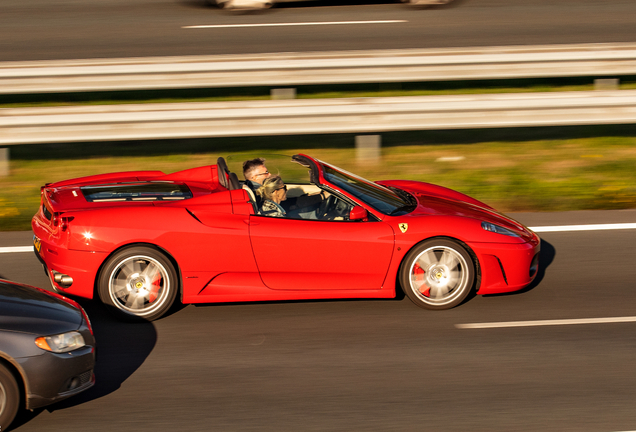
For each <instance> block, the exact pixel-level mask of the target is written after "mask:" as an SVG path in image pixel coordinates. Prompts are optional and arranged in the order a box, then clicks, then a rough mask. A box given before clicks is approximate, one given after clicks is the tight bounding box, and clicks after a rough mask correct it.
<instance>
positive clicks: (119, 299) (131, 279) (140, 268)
mask: <svg viewBox="0 0 636 432" xmlns="http://www.w3.org/2000/svg"><path fill="white" fill-rule="evenodd" d="M177 289H178V280H177V273H176V271H175V268H174V266H173V265H172V263H171V262H170V260H169V259H168V258H167V257H166V256H165V255H164V254H162V253H161V252H159V251H157V250H155V249H153V248H150V247H143V246H140V247H132V248H128V249H124V250H122V251H119V252H118V253H116V254H115V255H113V256H112V257H111V258H110V259H109V260H108V262H107V263H106V265H105V266H104V268H103V269H102V271H101V273H100V278H99V286H98V291H99V297H100V299H101V300H102V302H103V303H104V304H106V305H108V306H111V310H112V311H113V312H115V314H117V315H119V316H120V317H123V318H141V319H144V320H148V321H152V320H154V319H157V318H159V317H161V316H162V315H164V314H165V313H166V312H167V311H168V309H170V307H171V306H172V303H173V302H174V299H175V297H176V294H177Z"/></svg>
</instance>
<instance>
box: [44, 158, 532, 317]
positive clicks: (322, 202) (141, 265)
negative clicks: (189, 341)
mask: <svg viewBox="0 0 636 432" xmlns="http://www.w3.org/2000/svg"><path fill="white" fill-rule="evenodd" d="M291 162H293V163H296V164H299V165H300V166H301V167H302V169H303V172H308V178H307V181H305V182H298V183H287V184H286V185H287V200H286V201H284V202H283V205H284V206H286V209H287V214H286V217H268V216H263V215H260V214H259V208H258V205H257V203H256V202H255V201H254V199H253V197H252V194H250V193H249V192H248V191H247V190H246V189H243V187H242V184H241V182H240V181H239V180H238V177H237V175H236V174H235V173H233V172H230V170H229V169H228V168H227V164H226V161H225V160H224V159H223V158H219V160H218V163H217V165H209V166H203V167H200V168H193V169H189V170H185V171H180V172H176V173H173V174H164V173H163V172H161V171H134V172H121V173H114V174H103V175H96V176H90V177H83V178H77V179H73V180H67V181H61V182H57V183H53V184H47V185H45V186H43V187H42V205H41V206H40V209H39V210H38V212H37V213H36V215H35V216H34V217H33V221H32V227H33V232H34V246H35V250H36V254H37V256H38V258H39V259H40V261H41V262H42V263H43V265H44V268H45V271H46V273H47V274H48V275H49V277H50V280H51V284H52V285H53V288H54V289H56V290H57V291H59V292H62V293H64V294H71V295H76V296H80V297H86V298H92V297H94V296H95V295H97V296H98V297H99V298H100V299H101V301H102V302H103V303H105V304H106V305H108V306H110V309H112V310H114V311H115V312H116V313H117V314H119V315H121V316H122V317H128V318H143V319H147V320H153V319H157V318H159V317H161V316H162V315H163V314H165V313H166V312H167V311H168V309H169V308H170V307H171V305H172V304H173V302H174V301H175V299H176V298H177V297H179V300H180V301H181V302H183V303H215V302H251V301H268V300H270V301H271V300H276V301H278V300H298V299H336V298H391V297H394V296H395V295H396V289H397V284H398V283H399V284H400V285H401V287H402V289H403V291H404V292H405V293H406V295H407V296H408V297H409V298H410V299H411V300H412V301H413V302H414V303H415V304H416V305H418V306H421V307H424V308H427V309H448V308H451V307H454V306H456V305H458V304H460V303H461V302H462V301H463V300H464V299H465V298H466V297H467V296H468V294H469V293H471V291H473V290H474V292H476V293H477V294H495V293H504V292H510V291H515V290H519V289H521V288H523V287H525V286H527V285H528V284H529V283H530V282H531V281H532V280H533V278H534V277H535V275H536V274H537V268H538V261H539V258H538V257H539V247H540V240H539V238H538V237H537V235H536V234H534V233H533V232H532V231H530V230H529V229H528V228H526V227H524V226H523V225H521V224H519V223H518V222H516V221H514V220H512V219H510V218H508V217H506V216H503V215H502V214H500V213H498V212H497V211H495V210H494V209H493V208H492V207H490V206H488V205H486V204H484V203H482V202H480V201H477V200H475V199H473V198H470V197H469V196H466V195H464V194H461V193H459V192H456V191H453V190H450V189H447V188H444V187H440V186H435V185H432V184H429V183H421V182H416V181H403V180H395V181H380V182H376V183H374V182H371V181H368V180H365V179H363V178H361V177H358V176H356V175H354V174H351V173H349V172H347V171H345V170H342V169H340V168H337V167H335V166H333V165H330V164H328V163H325V162H322V161H320V160H318V159H314V158H312V157H310V156H307V155H302V154H300V155H295V156H292V157H291Z"/></svg>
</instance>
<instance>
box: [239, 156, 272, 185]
mask: <svg viewBox="0 0 636 432" xmlns="http://www.w3.org/2000/svg"><path fill="white" fill-rule="evenodd" d="M243 176H245V184H246V185H247V186H248V187H250V188H251V189H252V190H253V191H254V192H256V190H257V189H258V188H260V187H261V185H262V184H263V182H264V181H265V179H267V178H269V177H271V174H270V173H269V171H268V170H267V167H266V166H265V159H263V158H256V159H250V160H247V161H245V162H243Z"/></svg>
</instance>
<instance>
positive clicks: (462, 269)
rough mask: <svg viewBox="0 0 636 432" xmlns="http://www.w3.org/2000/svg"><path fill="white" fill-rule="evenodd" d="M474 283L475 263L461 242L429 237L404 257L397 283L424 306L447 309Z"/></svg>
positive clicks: (464, 296) (461, 298)
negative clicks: (429, 238)
mask: <svg viewBox="0 0 636 432" xmlns="http://www.w3.org/2000/svg"><path fill="white" fill-rule="evenodd" d="M474 282H475V264H474V262H473V260H472V258H471V256H470V254H469V253H468V251H467V250H466V248H464V247H463V246H462V245H461V244H459V243H458V242H456V241H454V240H450V239H431V240H427V241H424V242H422V243H420V244H419V245H417V246H416V247H414V248H413V249H412V250H411V251H410V252H409V253H408V254H407V255H406V257H405V258H404V262H403V263H402V267H401V269H400V283H401V285H402V288H403V289H404V293H405V294H406V295H407V296H408V297H409V298H410V299H411V300H412V301H413V303H415V304H416V305H418V306H420V307H423V308H425V309H450V308H452V307H455V306H457V305H458V304H460V303H461V302H462V301H464V299H465V298H466V296H468V294H469V293H470V291H471V290H472V288H473V284H474Z"/></svg>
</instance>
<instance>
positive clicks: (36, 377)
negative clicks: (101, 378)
mask: <svg viewBox="0 0 636 432" xmlns="http://www.w3.org/2000/svg"><path fill="white" fill-rule="evenodd" d="M94 365H95V339H94V337H93V330H92V328H91V324H90V321H89V319H88V316H87V315H86V312H84V310H83V309H82V307H81V306H80V305H78V304H77V303H76V302H74V301H73V300H70V299H68V298H66V297H63V296H61V295H59V294H55V293H51V292H48V291H46V290H43V289H40V288H35V287H30V286H27V285H20V284H16V283H13V282H9V281H6V280H2V279H0V430H2V431H4V430H6V429H7V428H8V427H9V424H11V422H12V421H13V419H14V417H15V415H16V414H17V412H18V410H19V409H29V410H33V409H35V408H40V407H42V406H45V405H49V404H51V403H53V402H57V401H59V400H62V399H65V398H67V397H69V396H72V395H75V394H77V393H80V392H82V391H84V390H86V389H88V388H90V387H92V386H93V384H94V383H95V377H94V375H93V367H94Z"/></svg>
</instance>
